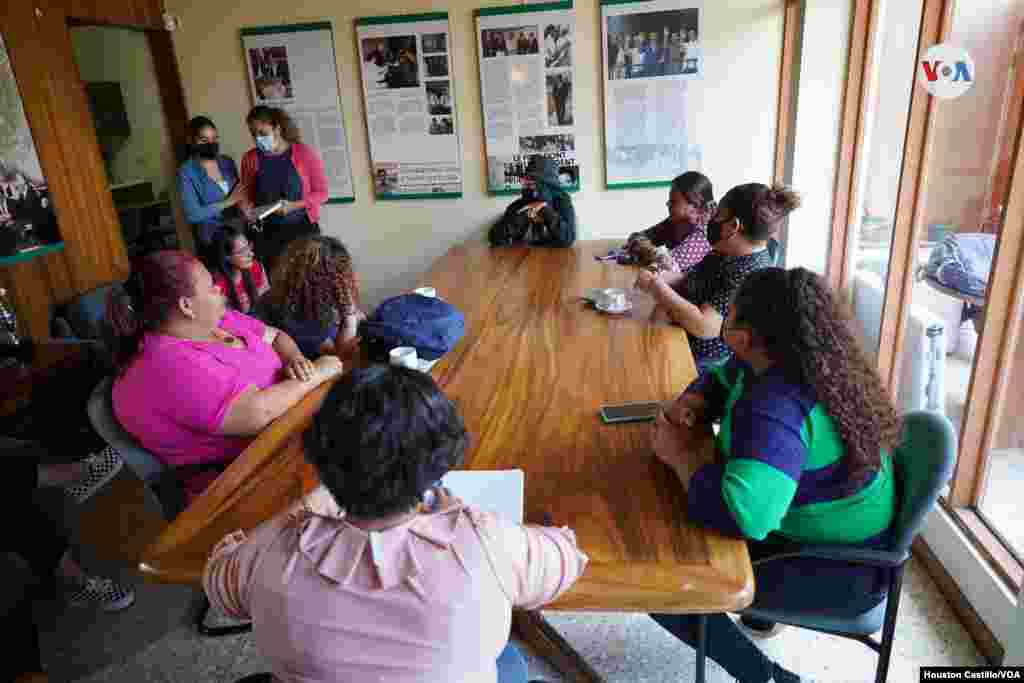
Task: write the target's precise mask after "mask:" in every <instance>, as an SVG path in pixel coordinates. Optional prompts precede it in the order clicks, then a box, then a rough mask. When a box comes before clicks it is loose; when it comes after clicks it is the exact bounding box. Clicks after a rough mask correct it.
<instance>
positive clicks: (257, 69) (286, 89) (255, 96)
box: [241, 22, 355, 202]
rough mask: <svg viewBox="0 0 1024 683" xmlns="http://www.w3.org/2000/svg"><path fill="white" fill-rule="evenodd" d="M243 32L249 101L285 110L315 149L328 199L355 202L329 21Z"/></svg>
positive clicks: (305, 140)
mask: <svg viewBox="0 0 1024 683" xmlns="http://www.w3.org/2000/svg"><path fill="white" fill-rule="evenodd" d="M241 34H242V47H243V49H244V50H245V56H246V62H247V67H248V69H249V88H250V90H251V92H252V101H253V104H257V105H266V106H269V107H280V108H281V109H283V110H284V111H286V112H287V113H288V115H289V116H291V117H292V120H294V121H295V125H296V126H297V127H298V129H299V131H300V132H301V133H302V139H303V141H304V142H306V143H307V144H310V145H312V146H313V147H315V148H316V149H317V151H318V152H319V153H320V155H321V157H322V158H323V161H324V173H325V174H326V175H327V186H328V197H329V199H328V201H330V202H351V201H355V191H354V189H353V187H352V160H351V157H350V156H349V149H348V134H347V133H346V131H345V116H344V112H342V109H341V95H340V92H339V89H338V74H337V70H336V69H335V68H334V65H335V64H336V62H337V56H336V54H335V51H334V28H333V26H332V25H331V23H330V22H319V23H313V24H303V25H301V26H265V27H260V28H246V29H242V32H241ZM325 64H326V65H330V68H324V65H325Z"/></svg>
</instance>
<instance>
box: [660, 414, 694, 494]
mask: <svg viewBox="0 0 1024 683" xmlns="http://www.w3.org/2000/svg"><path fill="white" fill-rule="evenodd" d="M690 437H691V432H690V429H689V428H687V427H685V426H683V425H679V424H673V423H672V422H670V421H669V420H668V418H667V417H666V414H665V413H661V414H660V415H658V417H657V419H656V420H655V421H654V426H653V427H652V434H651V446H652V448H653V450H654V455H655V457H656V458H658V460H660V461H662V462H663V463H665V464H666V465H667V466H668V467H670V468H671V469H672V470H673V471H674V472H675V473H676V475H677V476H678V477H679V481H681V482H682V483H683V485H684V486H686V485H687V484H688V483H689V481H690V477H692V476H693V473H694V472H696V471H697V468H698V467H699V466H700V462H699V459H698V458H696V457H694V454H693V449H692V443H693V441H692V439H691V438H690Z"/></svg>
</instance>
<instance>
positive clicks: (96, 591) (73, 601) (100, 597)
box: [68, 577, 135, 612]
mask: <svg viewBox="0 0 1024 683" xmlns="http://www.w3.org/2000/svg"><path fill="white" fill-rule="evenodd" d="M134 602H135V591H133V590H132V589H131V588H125V587H123V586H119V585H118V584H116V583H114V582H113V581H111V580H110V579H100V578H97V577H91V578H89V579H87V580H86V582H85V584H84V585H83V586H82V587H81V588H79V589H78V590H76V591H75V592H74V593H72V594H71V595H70V596H69V598H68V603H69V604H70V605H71V606H72V607H99V608H100V609H101V610H103V611H104V612H117V611H119V610H123V609H126V608H128V607H131V606H132V603H134Z"/></svg>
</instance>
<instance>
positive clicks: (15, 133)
mask: <svg viewBox="0 0 1024 683" xmlns="http://www.w3.org/2000/svg"><path fill="white" fill-rule="evenodd" d="M59 241H60V235H59V233H58V231H57V216H56V215H55V214H54V211H53V203H52V202H51V201H50V191H49V187H48V186H47V184H46V179H45V178H43V169H42V166H41V165H40V164H39V156H38V155H37V154H36V145H35V142H34V141H33V140H32V131H31V130H29V127H28V120H27V119H26V118H25V108H24V105H23V104H22V100H21V92H20V91H19V90H18V84H17V82H16V81H15V80H14V69H13V68H12V67H11V62H10V59H9V58H8V56H7V46H6V45H5V43H4V38H3V35H2V34H0V244H2V245H3V246H2V247H0V250H2V251H0V256H10V255H12V253H13V252H16V251H24V250H27V249H31V248H33V247H37V246H39V245H40V244H42V243H50V242H59Z"/></svg>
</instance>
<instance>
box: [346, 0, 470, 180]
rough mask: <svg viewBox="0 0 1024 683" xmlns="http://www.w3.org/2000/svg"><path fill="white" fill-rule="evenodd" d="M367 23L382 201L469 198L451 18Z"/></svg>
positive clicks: (366, 58) (362, 30)
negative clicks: (464, 183) (458, 129)
mask: <svg viewBox="0 0 1024 683" xmlns="http://www.w3.org/2000/svg"><path fill="white" fill-rule="evenodd" d="M434 17H435V15H430V16H429V17H427V18H421V17H410V20H409V21H408V22H404V21H402V20H401V18H400V17H398V18H396V17H377V18H367V19H361V20H360V23H359V29H358V33H359V48H360V62H361V64H362V72H363V90H364V95H365V98H366V116H367V126H368V128H369V131H370V150H371V155H372V156H373V174H374V189H375V191H376V194H377V196H378V197H379V198H401V197H403V196H427V195H445V196H449V195H451V194H452V193H461V191H462V167H461V161H460V160H459V158H458V155H459V152H458V150H459V142H458V136H457V135H456V127H457V126H456V110H455V93H454V92H453V89H452V80H453V73H452V63H451V54H450V47H451V45H450V34H449V32H448V20H447V14H444V13H438V14H437V15H436V18H434Z"/></svg>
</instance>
